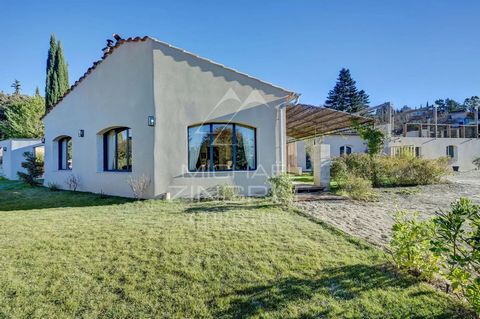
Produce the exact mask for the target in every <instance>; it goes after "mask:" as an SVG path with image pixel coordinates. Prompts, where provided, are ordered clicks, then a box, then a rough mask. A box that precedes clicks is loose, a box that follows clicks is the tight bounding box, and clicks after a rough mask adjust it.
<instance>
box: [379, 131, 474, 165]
mask: <svg viewBox="0 0 480 319" xmlns="http://www.w3.org/2000/svg"><path fill="white" fill-rule="evenodd" d="M387 145H388V146H387V147H391V146H401V145H413V146H415V147H420V156H421V157H423V158H430V159H433V158H439V157H445V156H446V148H447V146H448V145H453V146H455V148H456V150H457V152H456V156H455V158H453V159H451V160H450V165H451V166H459V170H460V171H469V170H472V169H475V168H476V166H475V165H473V163H472V161H473V160H474V159H475V158H477V157H480V139H469V138H437V139H435V138H429V137H393V138H392V139H391V140H390V142H388V143H387Z"/></svg>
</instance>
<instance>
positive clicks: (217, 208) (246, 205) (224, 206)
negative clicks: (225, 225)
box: [184, 200, 277, 214]
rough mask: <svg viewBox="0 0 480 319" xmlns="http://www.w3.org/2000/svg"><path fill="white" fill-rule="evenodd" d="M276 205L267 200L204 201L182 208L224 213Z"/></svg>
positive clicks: (189, 211) (191, 211) (199, 211)
mask: <svg viewBox="0 0 480 319" xmlns="http://www.w3.org/2000/svg"><path fill="white" fill-rule="evenodd" d="M272 207H277V205H275V204H273V203H268V202H260V203H259V202H250V201H248V200H245V201H239V202H204V203H203V204H201V205H196V206H190V207H188V208H186V209H185V210H184V212H185V213H197V214H198V213H225V212H228V211H231V210H248V211H250V210H258V209H269V208H272Z"/></svg>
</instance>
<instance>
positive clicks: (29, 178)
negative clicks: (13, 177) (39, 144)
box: [17, 152, 43, 186]
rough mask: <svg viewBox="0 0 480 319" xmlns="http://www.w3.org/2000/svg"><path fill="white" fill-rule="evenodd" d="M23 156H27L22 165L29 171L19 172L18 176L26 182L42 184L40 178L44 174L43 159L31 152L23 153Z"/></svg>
mask: <svg viewBox="0 0 480 319" xmlns="http://www.w3.org/2000/svg"><path fill="white" fill-rule="evenodd" d="M23 157H25V162H22V167H23V168H25V170H26V171H27V172H26V173H23V172H17V175H18V177H19V178H20V180H21V181H22V182H24V183H26V184H29V185H31V186H38V185H39V184H40V182H39V181H38V178H40V177H41V176H42V175H43V160H42V159H40V158H37V157H35V154H33V153H31V152H25V153H23Z"/></svg>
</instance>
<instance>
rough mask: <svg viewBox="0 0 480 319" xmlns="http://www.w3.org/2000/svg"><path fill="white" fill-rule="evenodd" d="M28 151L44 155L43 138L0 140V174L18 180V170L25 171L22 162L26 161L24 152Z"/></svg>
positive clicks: (40, 155)
mask: <svg viewBox="0 0 480 319" xmlns="http://www.w3.org/2000/svg"><path fill="white" fill-rule="evenodd" d="M26 152H29V153H33V154H35V155H36V156H39V157H43V153H44V146H43V143H42V140H40V139H23V138H15V139H8V140H3V141H0V176H2V177H4V178H7V179H10V180H17V179H18V176H17V172H25V169H24V168H23V167H22V162H24V161H25V157H24V156H23V154H24V153H26Z"/></svg>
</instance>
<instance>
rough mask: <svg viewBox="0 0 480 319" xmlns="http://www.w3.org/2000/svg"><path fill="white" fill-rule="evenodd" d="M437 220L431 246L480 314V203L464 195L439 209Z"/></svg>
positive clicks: (455, 288)
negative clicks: (475, 202) (443, 208)
mask: <svg viewBox="0 0 480 319" xmlns="http://www.w3.org/2000/svg"><path fill="white" fill-rule="evenodd" d="M433 221H434V223H435V226H436V236H435V239H434V240H433V241H432V244H433V247H432V249H431V250H432V252H434V253H435V254H436V255H438V256H440V257H441V258H444V259H445V261H446V263H445V266H444V267H443V269H442V275H443V276H444V277H445V279H447V280H448V281H449V283H450V284H451V287H452V289H453V291H456V292H461V293H462V294H463V296H465V298H466V299H467V301H468V302H469V303H470V305H471V306H472V308H473V309H474V310H475V312H476V313H477V314H479V315H480V276H479V275H480V206H479V205H475V204H473V203H472V201H471V200H469V199H466V198H460V199H459V200H458V201H456V202H454V203H453V204H452V205H451V209H450V210H449V211H447V212H442V211H440V212H437V214H436V217H435V218H434V219H433Z"/></svg>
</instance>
